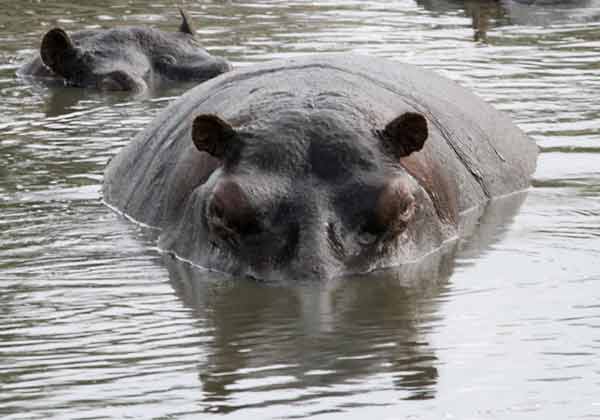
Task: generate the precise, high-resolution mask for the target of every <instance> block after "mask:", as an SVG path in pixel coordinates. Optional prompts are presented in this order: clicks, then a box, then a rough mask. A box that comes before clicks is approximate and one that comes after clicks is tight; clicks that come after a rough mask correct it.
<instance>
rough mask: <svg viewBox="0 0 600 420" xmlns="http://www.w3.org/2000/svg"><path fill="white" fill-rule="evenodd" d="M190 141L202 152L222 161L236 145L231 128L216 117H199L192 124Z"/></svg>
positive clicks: (209, 115) (234, 135) (233, 131)
mask: <svg viewBox="0 0 600 420" xmlns="http://www.w3.org/2000/svg"><path fill="white" fill-rule="evenodd" d="M192 140H193V141H194V144H195V145H196V148H197V149H198V150H200V151H202V152H207V153H208V154H210V155H212V156H214V157H216V158H217V159H222V158H224V157H225V155H226V154H227V153H229V152H230V151H232V150H233V149H234V148H235V145H236V144H237V134H236V132H235V130H234V129H233V127H231V125H230V124H229V123H228V122H226V121H223V120H222V119H221V118H219V117H218V116H216V115H212V114H205V115H199V116H197V117H196V118H195V119H194V123H193V124H192Z"/></svg>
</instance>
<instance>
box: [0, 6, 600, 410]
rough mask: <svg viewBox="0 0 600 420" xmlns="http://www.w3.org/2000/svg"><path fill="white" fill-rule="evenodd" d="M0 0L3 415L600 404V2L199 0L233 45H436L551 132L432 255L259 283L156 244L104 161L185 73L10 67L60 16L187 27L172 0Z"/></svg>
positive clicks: (74, 23)
mask: <svg viewBox="0 0 600 420" xmlns="http://www.w3.org/2000/svg"><path fill="white" fill-rule="evenodd" d="M82 3H83V4H77V5H75V4H71V2H64V1H54V2H37V1H21V2H19V3H18V7H17V6H16V3H14V2H12V1H7V0H0V10H1V11H2V13H0V41H1V42H0V97H1V100H0V414H1V415H2V417H3V418H6V419H105V418H108V419H123V418H144V419H147V418H157V419H167V418H169V419H171V418H172V419H186V418H190V419H191V418H194V419H196V418H204V417H225V418H239V419H247V418H260V419H270V418H272V419H275V418H318V419H338V418H342V416H343V418H355V419H363V418H365V416H375V418H411V419H505V418H516V419H519V418H527V419H540V418H545V419H557V420H558V419H560V420H563V419H569V418H573V419H584V418H600V187H599V185H600V170H599V169H598V168H599V166H600V165H599V164H598V162H600V155H599V151H600V111H599V110H600V100H599V99H598V98H600V78H599V77H598V75H599V74H600V2H598V1H595V0H576V1H570V2H562V5H561V6H559V7H552V6H551V5H548V3H551V2H549V1H545V2H541V1H537V2H533V3H534V4H527V3H532V2H524V1H522V2H520V3H517V2H515V1H500V2H495V1H472V0H465V1H458V0H457V1H450V0H418V1H416V2H415V1H412V0H406V1H403V0H401V1H394V2H389V1H358V0H347V1H333V0H331V1H328V0H322V1H318V2H309V1H285V2H284V1H257V0H255V1H248V2H244V1H213V2H187V4H186V5H185V6H186V8H187V9H188V11H189V13H190V15H191V16H192V17H193V18H194V20H195V23H196V30H197V35H198V37H199V38H200V39H201V40H203V42H204V43H205V45H206V47H207V49H209V51H210V52H212V53H213V54H215V55H222V56H225V57H227V58H228V59H230V60H231V61H232V62H233V63H234V64H235V65H237V66H245V65H249V64H252V63H255V62H260V61H264V60H269V59H273V58H281V57H290V56H294V55H297V54H304V53H312V52H331V51H338V52H342V51H353V52H357V53H368V54H373V55H378V56H384V57H389V58H391V59H394V60H401V61H405V62H409V63H414V64H419V65H422V66H425V67H427V68H430V69H434V70H436V71H438V72H440V73H442V74H444V75H446V76H448V77H450V78H452V79H454V80H457V81H458V82H459V83H461V84H463V85H465V86H467V87H469V88H471V89H472V90H474V91H476V92H477V93H478V94H480V95H481V96H482V97H484V98H485V99H486V100H487V101H489V102H491V103H492V104H494V105H495V106H496V107H498V108H501V109H502V110H504V111H506V112H508V113H509V114H510V115H511V116H512V117H513V119H514V120H515V121H516V122H517V123H518V125H519V126H520V127H521V128H522V129H523V130H525V131H526V132H527V133H528V134H529V135H530V136H531V138H532V141H535V142H536V143H537V144H538V145H539V146H540V148H541V152H542V153H541V155H540V159H539V162H538V170H537V172H536V174H535V179H534V186H533V188H532V189H531V190H530V191H529V192H528V193H527V194H526V195H525V196H524V195H517V196H514V197H511V198H509V199H506V200H500V201H497V202H495V203H493V205H491V206H489V207H487V208H485V209H480V211H478V212H475V213H473V214H472V215H471V217H470V218H469V219H468V220H467V221H466V226H465V239H464V240H462V241H461V242H459V243H455V244H452V245H451V246H448V247H447V248H446V249H443V250H441V251H440V252H439V253H437V254H435V255H432V256H431V258H430V259H429V260H428V261H427V263H426V264H422V265H420V266H417V267H404V268H399V269H397V270H392V271H389V272H383V273H378V274H375V275H372V276H368V277H363V278H350V279H340V280H336V281H330V282H323V283H315V282H312V283H294V284H289V283H285V282H282V283H281V284H261V283H256V282H252V281H247V280H243V279H231V278H224V277H220V276H217V275H215V274H211V273H206V272H202V271H200V270H195V269H193V268H191V267H190V266H187V265H185V264H181V263H178V262H177V261H174V260H172V259H171V258H169V257H166V256H163V255H161V254H159V253H158V252H157V251H156V249H155V243H154V238H153V237H152V234H151V233H150V232H147V231H144V230H143V229H141V228H140V227H138V226H136V225H133V224H131V223H130V222H128V221H127V220H126V219H123V218H121V217H119V216H118V215H116V214H115V213H113V212H112V211H111V210H109V209H108V208H106V207H105V206H104V205H103V204H102V202H101V195H100V187H101V183H102V171H103V169H104V167H105V165H106V162H107V161H108V160H109V159H110V158H111V157H112V156H114V155H115V154H116V153H117V152H118V150H119V149H120V148H121V147H122V146H123V145H124V144H126V143H127V142H128V141H129V140H130V139H131V137H132V136H133V135H135V133H137V132H138V131H139V130H140V129H142V128H143V127H144V126H145V125H146V124H147V123H148V122H149V121H150V120H151V118H152V117H153V116H154V115H155V114H156V113H157V112H158V111H159V110H160V109H162V108H163V107H165V106H166V105H167V104H168V103H169V102H171V101H172V100H173V99H174V98H175V97H177V95H179V94H180V93H181V92H182V91H183V90H184V88H180V89H171V90H169V91H163V92H160V93H158V94H156V95H153V96H137V97H136V96H131V95H124V94H120V95H119V94H113V95H108V96H107V95H100V94H97V93H94V92H91V91H84V90H78V89H69V88H63V87H51V88H49V87H45V86H43V85H39V84H29V83H25V82H23V81H20V80H17V79H16V78H15V77H14V72H15V70H16V69H17V68H18V66H19V64H20V63H22V62H24V61H25V60H26V59H27V58H28V57H30V56H31V55H32V54H33V53H34V52H35V50H36V49H37V48H38V45H39V40H40V38H41V36H42V35H43V34H44V33H45V31H47V30H48V29H50V28H51V27H54V26H62V27H64V28H65V29H67V30H77V29H82V28H95V27H110V26H114V25H136V24H146V25H154V26H156V27H160V28H162V29H165V30H175V29H176V28H177V26H178V24H179V22H178V20H179V17H178V12H177V10H176V7H175V5H174V4H172V3H171V2H149V1H143V0H132V1H128V2H121V1H116V0H105V1H103V2H97V1H86V2H82Z"/></svg>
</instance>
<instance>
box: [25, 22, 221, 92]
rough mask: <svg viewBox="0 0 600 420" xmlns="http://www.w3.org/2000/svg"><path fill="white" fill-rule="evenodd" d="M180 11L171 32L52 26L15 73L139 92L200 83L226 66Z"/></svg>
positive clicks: (149, 29) (80, 84)
mask: <svg viewBox="0 0 600 420" xmlns="http://www.w3.org/2000/svg"><path fill="white" fill-rule="evenodd" d="M180 12H181V16H182V23H181V26H180V27H179V31H177V32H173V33H167V32H163V31H160V30H158V29H152V28H140V27H124V28H115V29H90V30H83V31H77V32H74V33H72V34H71V35H68V34H67V32H65V31H64V30H63V29H60V28H54V29H52V30H50V31H49V32H48V33H46V35H44V38H43V39H42V45H41V47H40V54H39V55H38V56H37V57H35V58H34V59H33V60H31V61H30V62H28V63H26V64H25V65H23V66H22V67H21V68H20V69H19V70H18V71H17V75H19V76H23V77H33V78H41V79H50V80H52V79H54V80H59V81H62V82H64V83H65V84H67V85H70V86H77V87H85V88H98V89H101V90H124V91H141V90H144V89H146V88H148V87H150V88H156V87H159V86H161V85H163V84H166V83H168V82H203V81H205V80H208V79H210V78H212V77H215V76H217V75H219V74H221V73H224V72H226V71H228V70H230V65H229V63H227V61H225V60H224V59H222V58H218V57H213V56H211V55H210V54H209V53H208V52H206V50H204V49H203V48H201V47H200V44H199V43H198V41H197V40H196V39H195V37H194V31H193V30H192V26H191V24H190V20H189V18H188V17H187V15H186V14H185V13H184V12H183V11H182V10H180Z"/></svg>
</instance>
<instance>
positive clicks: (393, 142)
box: [381, 112, 428, 158]
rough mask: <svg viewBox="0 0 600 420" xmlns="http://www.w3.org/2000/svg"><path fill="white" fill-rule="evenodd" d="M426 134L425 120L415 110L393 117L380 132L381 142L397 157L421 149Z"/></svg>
mask: <svg viewBox="0 0 600 420" xmlns="http://www.w3.org/2000/svg"><path fill="white" fill-rule="evenodd" d="M427 136H428V129H427V120H426V119H425V117H424V116H423V115H421V114H418V113H416V112H405V113H404V114H402V115H400V116H399V117H396V118H394V119H393V120H392V121H390V122H389V123H388V124H387V125H386V126H385V129H384V130H383V132H381V139H382V142H383V144H384V145H385V146H386V147H387V148H389V149H390V150H391V152H392V153H393V154H394V155H395V156H396V157H399V158H401V157H404V156H408V155H410V154H411V153H413V152H418V151H419V150H421V149H422V148H423V145H424V144H425V140H427Z"/></svg>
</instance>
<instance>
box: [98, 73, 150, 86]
mask: <svg viewBox="0 0 600 420" xmlns="http://www.w3.org/2000/svg"><path fill="white" fill-rule="evenodd" d="M98 87H99V88H100V89H102V90H116V91H118V90H121V91H137V90H142V88H143V87H142V86H141V85H140V82H139V81H137V80H136V79H134V78H133V77H132V76H130V75H129V74H127V73H125V72H124V71H120V70H117V71H113V72H110V73H108V74H105V75H103V76H102V77H101V78H100V80H99V81H98Z"/></svg>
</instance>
